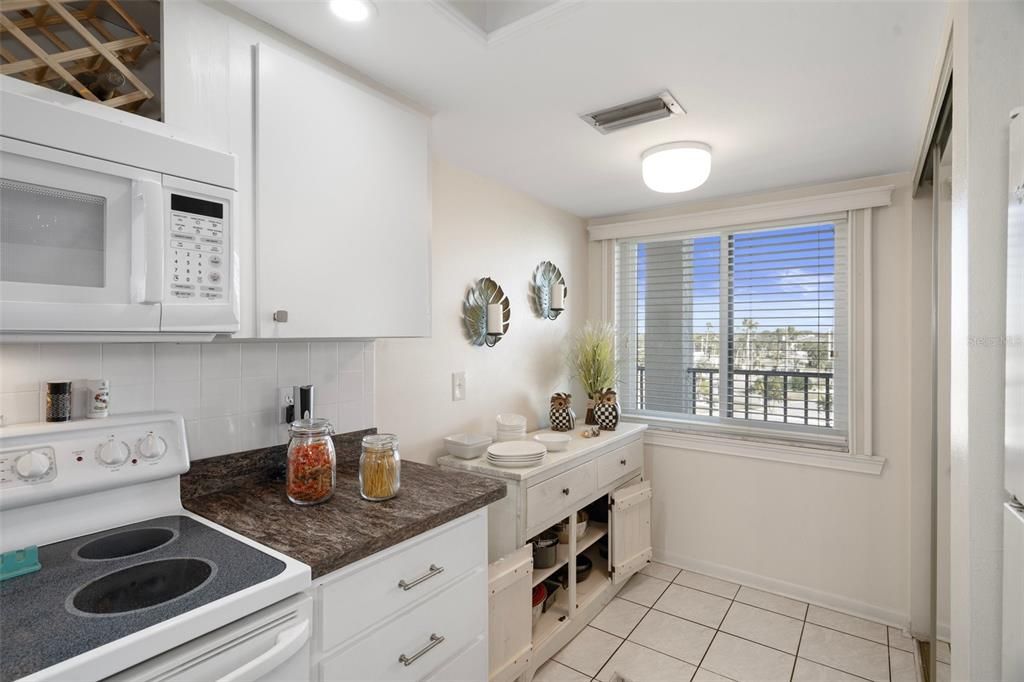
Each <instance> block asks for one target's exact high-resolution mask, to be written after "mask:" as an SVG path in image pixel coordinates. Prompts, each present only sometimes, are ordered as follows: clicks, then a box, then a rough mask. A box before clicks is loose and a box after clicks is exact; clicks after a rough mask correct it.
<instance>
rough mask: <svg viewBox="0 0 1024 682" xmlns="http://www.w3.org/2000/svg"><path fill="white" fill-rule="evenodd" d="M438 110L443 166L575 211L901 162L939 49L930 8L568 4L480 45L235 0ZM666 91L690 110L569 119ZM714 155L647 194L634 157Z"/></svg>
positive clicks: (400, 9)
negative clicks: (686, 179)
mask: <svg viewBox="0 0 1024 682" xmlns="http://www.w3.org/2000/svg"><path fill="white" fill-rule="evenodd" d="M234 2H235V4H236V5H238V6H240V7H242V8H243V9H245V10H246V11H248V12H250V13H252V14H253V15H256V16H257V17H259V18H261V19H264V20H265V21H267V22H269V23H271V24H273V25H274V26H277V27H278V28H280V29H281V30H283V31H286V32H287V33H290V34H292V35H294V36H295V37H297V38H299V39H300V40H302V41H304V42H306V43H309V44H311V45H313V46H315V47H317V48H319V49H320V50H322V51H324V52H326V53H328V54H330V55H332V56H334V57H336V58H337V59H339V60H341V61H342V62H345V63H346V64H349V65H351V66H352V67H353V68H355V69H356V70H358V71H361V72H363V73H365V74H366V75H367V76H369V77H370V78H372V79H374V80H376V81H378V82H380V83H381V84H383V85H385V86H387V87H389V88H392V89H394V90H396V91H397V92H400V93H402V94H404V95H406V96H407V97H409V98H410V99H412V100H413V101H416V102H418V103H420V104H421V105H422V106H423V107H425V108H427V109H429V110H430V111H432V112H434V121H433V130H434V145H435V148H436V150H437V151H438V153H439V154H440V155H441V156H442V157H444V158H446V159H447V160H449V161H451V162H453V163H455V164H457V165H460V166H463V167H466V168H468V169H471V170H474V171H476V172H478V173H481V174H483V175H487V176H490V177H493V178H496V179H498V180H500V181H502V182H505V183H507V184H509V185H511V186H513V187H516V188H518V189H520V190H522V191H524V192H527V193H529V194H531V195H533V196H534V197H537V198H539V199H541V200H542V201H545V202H547V203H550V204H552V205H555V206H558V207H561V208H563V209H565V210H567V211H569V212H571V213H574V214H576V215H578V216H583V217H593V216H601V215H608V214H614V213H621V212H626V211H635V210H642V209H647V208H654V207H658V206H664V205H666V204H672V203H678V202H681V201H689V200H694V199H708V198H712V197H720V196H726V195H733V194H743V193H748V192H755V191H762V190H767V189H772V188H779V187H787V186H793V185H801V184H808V183H820V182H828V181H833V180H842V179H847V178H854V177H862V176H868V175H877V174H883V173H891V172H899V171H907V170H910V169H911V167H912V166H913V163H914V161H915V155H916V152H917V149H918V146H919V143H920V141H921V139H920V138H921V135H922V133H923V126H924V125H925V119H926V116H927V112H928V108H929V105H930V100H931V87H932V82H931V81H932V78H933V75H934V70H935V67H936V61H937V59H938V57H939V56H940V43H941V35H942V30H943V27H944V24H945V16H946V11H947V9H946V4H945V3H941V2H895V1H887V2H865V1H861V0H848V1H840V2H794V3H784V2H749V3H738V2H723V1H719V2H638V1H635V0H631V1H625V0H622V1H607V0H584V1H583V2H571V1H570V2H565V1H564V0H563V3H564V9H563V10H562V11H556V12H551V11H547V12H538V13H536V14H535V15H532V16H528V17H526V19H524V20H523V21H521V22H519V23H518V24H514V25H512V26H505V27H504V28H503V29H501V35H500V39H497V40H496V39H495V38H496V37H498V36H497V34H496V33H491V34H490V38H491V39H490V40H488V39H487V36H486V34H483V33H482V32H481V31H479V30H478V29H477V30H475V31H474V30H473V29H474V28H475V27H472V26H467V25H466V23H465V22H462V23H460V22H459V21H457V20H456V19H455V18H453V16H452V14H451V11H450V9H449V10H447V11H446V10H445V9H444V8H443V6H441V5H440V4H435V2H432V1H431V0H413V1H398V2H387V1H384V2H378V9H379V12H378V15H377V16H376V17H374V19H373V20H372V21H371V22H369V23H367V24H364V25H351V24H344V23H342V22H339V21H338V20H336V19H335V18H334V17H333V15H331V13H330V11H329V10H328V8H327V2H326V0H324V1H319V0H317V1H311V2H300V3H296V2H288V1H287V0H234ZM666 88H667V89H668V90H670V91H671V92H672V93H673V94H674V95H675V96H676V98H677V99H678V100H679V102H680V103H681V104H682V106H683V107H684V108H685V109H686V110H687V112H688V114H687V115H686V116H683V117H678V118H673V119H668V120H664V121H658V122H655V123H651V124H647V125H644V126H641V127H637V128H633V129H630V130H625V131H620V132H616V133H612V134H609V135H601V134H599V133H597V132H595V131H594V130H591V129H590V128H589V127H588V126H587V125H586V124H585V123H583V122H582V121H581V120H580V119H579V118H578V115H579V114H581V113H585V112H589V111H592V110H595V109H600V108H604V107H608V106H612V105H615V104H618V103H620V102H625V101H627V100H630V99H635V98H637V97H643V96H647V95H652V94H655V93H657V92H659V91H661V90H663V89H666ZM672 140H700V141H703V142H706V143H708V144H710V145H711V146H712V148H713V149H714V161H713V167H712V172H711V178H710V179H709V180H708V182H707V183H706V184H705V185H704V186H703V187H701V188H699V189H697V190H694V191H692V192H688V193H685V194H676V195H661V194H656V193H654V192H651V191H650V190H648V189H647V188H646V187H645V186H644V184H643V182H642V181H641V179H640V154H641V152H642V151H643V150H644V149H646V148H648V147H651V146H654V145H656V144H660V143H663V142H669V141H672Z"/></svg>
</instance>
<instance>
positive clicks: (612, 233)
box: [589, 185, 894, 475]
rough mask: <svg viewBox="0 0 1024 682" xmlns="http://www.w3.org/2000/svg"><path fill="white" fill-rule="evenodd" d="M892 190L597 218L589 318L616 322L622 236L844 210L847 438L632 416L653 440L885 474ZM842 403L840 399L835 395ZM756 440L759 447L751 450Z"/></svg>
mask: <svg viewBox="0 0 1024 682" xmlns="http://www.w3.org/2000/svg"><path fill="white" fill-rule="evenodd" d="M893 189H894V187H893V186H892V185H881V186H879V185H874V186H869V187H865V188H863V189H858V190H854V191H844V192H836V193H825V194H820V195H814V196H805V197H804V198H802V199H787V200H783V201H771V202H765V203H762V204H752V205H746V206H736V207H732V208H726V209H717V210H713V211H704V212H691V213H682V214H677V215H670V216H658V217H656V218H653V219H643V218H641V219H633V220H625V221H614V220H604V221H596V222H595V223H592V224H591V225H590V227H589V231H590V237H591V240H592V242H594V243H593V244H592V247H591V273H592V274H593V275H596V276H597V278H598V282H597V286H595V287H592V292H593V293H594V294H596V296H597V300H595V301H592V302H591V306H590V310H591V316H592V317H596V318H598V319H601V320H604V321H609V322H614V321H615V304H616V297H617V293H618V292H617V287H618V280H617V273H616V271H615V268H616V253H615V251H616V243H615V240H616V239H619V238H633V239H636V238H650V237H655V238H657V237H660V236H662V235H677V236H692V235H696V234H699V233H703V234H707V233H709V232H712V231H728V230H730V229H747V228H749V229H756V228H757V227H759V226H765V225H772V226H780V225H787V224H789V225H796V224H801V223H807V222H808V220H812V221H813V220H814V219H815V218H821V217H822V216H823V215H829V214H831V215H833V216H834V215H835V214H836V213H840V212H842V213H845V214H846V222H847V226H846V229H847V245H848V252H849V263H848V264H847V268H846V272H847V282H846V305H847V315H846V324H847V330H848V331H847V335H846V336H847V339H846V343H847V348H848V352H847V353H846V358H845V359H846V361H847V362H848V363H849V367H848V369H847V391H846V398H847V404H846V412H847V436H846V437H845V438H837V437H836V436H835V435H834V434H818V435H807V434H800V435H799V437H798V438H793V437H791V436H790V434H788V433H787V430H786V429H781V428H778V427H767V428H766V427H764V426H763V425H760V426H755V425H749V426H748V425H735V426H734V425H733V424H729V425H727V426H726V425H719V424H707V423H703V424H702V423H700V420H695V419H686V418H672V417H658V416H637V415H630V416H628V417H627V419H628V420H630V421H639V422H644V423H647V424H648V425H649V426H650V427H651V428H650V429H649V430H648V432H647V436H646V438H647V442H648V443H651V444H654V445H661V446H667V447H675V448H679V449H684V450H697V451H702V452H713V453H720V454H725V455H733V456H741V457H750V458H755V459H770V460H775V461H782V462H789V463H794V464H804V465H808V466H817V467H824V468H830V469H840V470H846V471H854V472H858V473H867V474H875V475H879V474H881V472H882V469H883V468H884V465H885V458H884V457H879V456H876V455H874V453H873V450H872V416H871V410H872V401H871V396H872V381H871V372H872V366H873V365H872V328H871V317H872V280H873V278H872V264H871V249H872V239H871V232H872V229H873V226H872V217H873V216H872V209H873V208H874V207H877V206H888V205H890V204H891V197H892V190H893ZM837 400H838V398H837ZM755 443H756V447H751V446H752V444H755Z"/></svg>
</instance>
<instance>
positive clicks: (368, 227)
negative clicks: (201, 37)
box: [255, 45, 431, 338]
mask: <svg viewBox="0 0 1024 682" xmlns="http://www.w3.org/2000/svg"><path fill="white" fill-rule="evenodd" d="M255 60H256V64H255V79H256V84H255V86H256V87H255V89H256V94H255V100H256V101H255V107H256V109H255V118H256V121H255V136H256V140H255V146H256V150H255V161H256V164H255V175H256V178H255V180H256V203H255V223H256V231H255V232H256V259H257V263H256V289H257V291H256V302H255V305H256V316H257V330H258V334H259V336H261V337H264V338H314V337H321V338H336V337H343V338H344V337H347V338H375V337H401V336H429V335H430V284H431V283H430V222H431V206H430V182H429V173H430V149H429V132H430V122H429V119H428V118H427V117H426V116H424V115H423V114H421V113H419V112H417V111H413V110H411V109H409V108H406V107H404V106H402V105H401V104H399V103H397V102H395V101H393V100H391V99H389V98H387V97H385V96H384V95H382V94H380V93H378V92H375V91H374V90H372V89H370V88H368V87H367V86H365V85H363V84H361V83H357V82H355V81H353V80H351V79H349V78H347V77H345V76H344V75H342V74H341V73H339V72H337V71H335V70H333V69H331V68H329V67H328V66H327V65H325V64H321V63H317V62H315V61H313V60H310V59H306V58H304V57H301V56H298V55H290V54H285V53H284V52H279V51H277V50H274V49H270V48H268V47H267V46H266V45H257V46H256V48H255Z"/></svg>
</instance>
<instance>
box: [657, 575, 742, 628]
mask: <svg viewBox="0 0 1024 682" xmlns="http://www.w3.org/2000/svg"><path fill="white" fill-rule="evenodd" d="M729 603H730V602H729V600H728V599H723V598H722V597H716V596H715V595H713V594H708V593H707V592H700V591H698V590H691V589H690V588H689V587H683V586H682V585H670V586H669V588H668V589H667V590H665V594H663V595H661V599H659V600H658V601H657V602H656V603H655V604H654V608H656V609H658V610H659V611H664V612H665V613H671V614H672V615H673V616H679V617H680V618H685V619H686V620H692V621H694V622H695V623H700V624H701V625H707V626H708V627H712V628H717V627H718V626H719V625H720V624H721V623H722V618H724V617H725V612H726V611H728V610H729Z"/></svg>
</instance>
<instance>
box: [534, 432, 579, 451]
mask: <svg viewBox="0 0 1024 682" xmlns="http://www.w3.org/2000/svg"><path fill="white" fill-rule="evenodd" d="M533 439H534V440H535V441H537V442H538V443H540V444H542V445H543V446H544V447H546V448H547V449H548V451H549V452H561V451H562V450H565V449H567V448H568V447H569V443H571V442H572V436H570V435H569V434H567V433H538V434H537V435H536V436H534V437H533Z"/></svg>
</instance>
